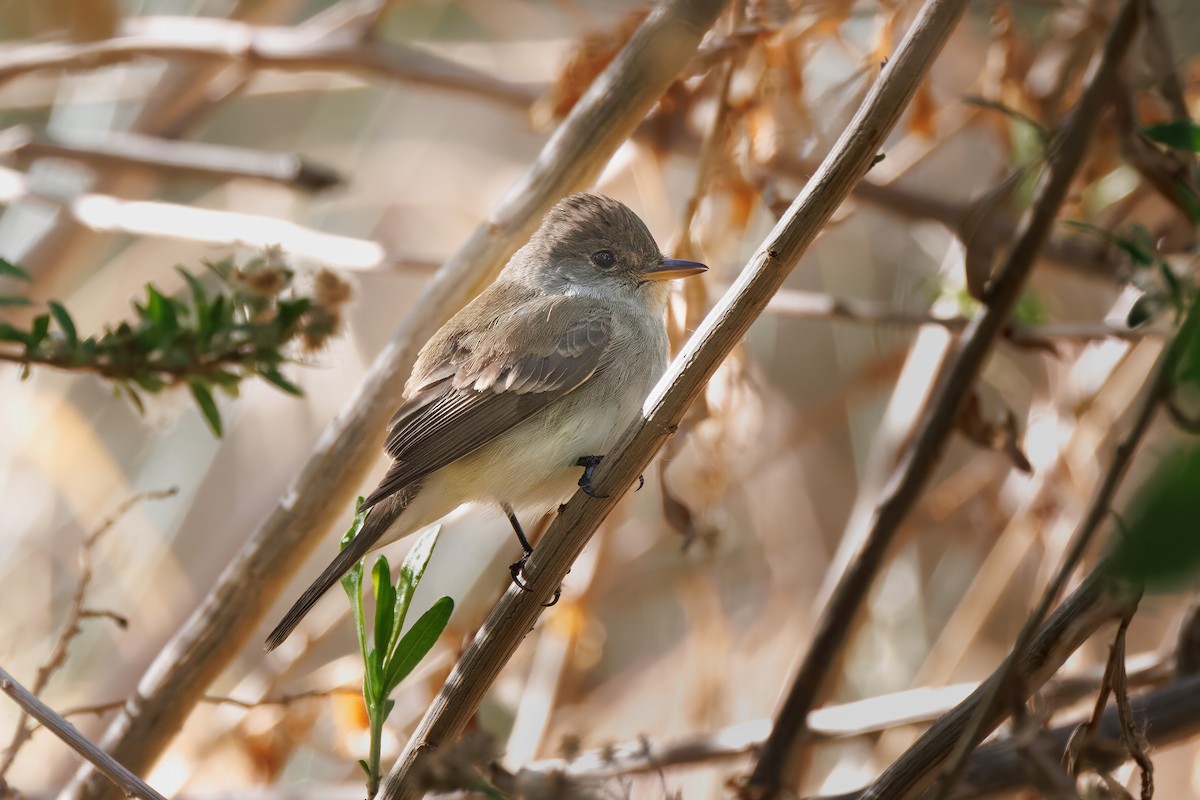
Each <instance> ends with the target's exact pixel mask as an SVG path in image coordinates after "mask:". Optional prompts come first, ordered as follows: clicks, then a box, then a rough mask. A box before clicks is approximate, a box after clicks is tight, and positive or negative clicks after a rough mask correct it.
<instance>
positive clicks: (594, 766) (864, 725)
mask: <svg viewBox="0 0 1200 800" xmlns="http://www.w3.org/2000/svg"><path fill="white" fill-rule="evenodd" d="M1146 661H1147V663H1143V664H1142V665H1141V666H1139V667H1138V668H1137V669H1135V670H1134V671H1133V673H1132V674H1131V675H1130V676H1129V683H1130V684H1131V685H1134V686H1153V685H1162V684H1164V683H1166V682H1167V681H1168V680H1169V679H1170V677H1171V672H1172V669H1173V668H1174V664H1173V662H1172V660H1171V659H1170V658H1168V659H1166V660H1163V659H1161V658H1158V657H1153V658H1151V659H1147V660H1146ZM1102 682H1103V683H1107V682H1108V676H1107V674H1106V673H1103V674H1102V673H1100V672H1097V671H1095V670H1087V671H1085V672H1083V673H1081V674H1078V675H1071V676H1068V677H1065V678H1061V679H1058V678H1056V679H1055V680H1052V681H1050V682H1049V683H1048V684H1046V686H1045V687H1044V688H1043V689H1042V691H1041V692H1040V693H1039V696H1040V698H1041V700H1042V702H1043V704H1044V705H1045V706H1046V708H1047V709H1048V710H1049V711H1050V712H1053V711H1054V710H1056V709H1059V708H1062V707H1064V706H1067V705H1070V704H1072V703H1075V702H1077V701H1079V700H1081V699H1083V698H1084V697H1086V696H1087V695H1088V694H1090V693H1092V692H1094V691H1096V690H1097V688H1098V687H1099V686H1101V685H1102ZM978 688H979V684H978V683H957V684H951V685H949V686H937V687H922V688H918V689H906V690H904V691H899V692H892V693H890V694H884V695H879V696H878V697H870V698H866V699H864V700H855V701H853V702H850V703H840V704H837V705H831V706H825V707H823V708H818V709H817V710H815V711H813V713H812V714H810V715H809V718H808V725H807V729H806V734H805V736H806V739H807V741H810V742H830V741H839V740H846V739H853V738H858V737H863V736H871V735H874V734H877V733H882V732H884V731H887V730H890V729H892V728H897V727H901V726H905V725H919V724H928V723H931V722H934V721H936V720H937V719H938V717H940V716H942V715H943V714H946V713H948V712H950V711H952V710H954V707H955V706H957V705H958V704H959V703H961V702H963V701H964V700H965V699H966V698H967V697H969V696H970V694H971V693H972V692H974V691H975V690H977V689H978ZM1102 712H1103V709H1100V710H1099V711H1097V715H1096V724H1097V725H1099V724H1100V722H1101V721H1102ZM770 730H771V720H770V719H755V720H749V721H747V722H740V723H737V724H734V725H728V726H726V727H724V728H720V729H718V730H715V731H709V732H706V733H701V734H692V735H687V736H680V737H676V738H672V739H667V740H666V741H662V742H657V743H655V742H648V741H647V740H645V739H644V738H639V739H638V740H636V741H628V742H618V743H615V744H609V745H606V746H604V747H600V748H597V749H595V750H588V751H585V752H583V753H580V754H578V755H577V756H574V757H572V758H570V759H562V758H552V759H545V760H542V761H534V762H531V763H528V764H525V765H524V766H523V767H522V768H521V772H522V773H525V772H529V773H547V774H549V773H554V772H561V773H564V774H566V775H568V776H571V777H575V778H586V779H593V778H595V779H600V778H611V777H615V776H618V775H635V774H638V773H642V772H647V771H649V770H651V769H653V765H654V764H657V765H659V766H661V767H680V766H688V765H692V764H701V763H709V762H714V761H726V760H729V759H734V758H738V757H741V756H746V755H749V754H751V753H754V752H755V751H756V750H757V749H758V748H759V747H761V746H762V743H763V741H764V740H765V739H766V737H767V734H768V733H769V732H770ZM647 747H648V748H649V749H647ZM650 756H653V763H651V759H650Z"/></svg>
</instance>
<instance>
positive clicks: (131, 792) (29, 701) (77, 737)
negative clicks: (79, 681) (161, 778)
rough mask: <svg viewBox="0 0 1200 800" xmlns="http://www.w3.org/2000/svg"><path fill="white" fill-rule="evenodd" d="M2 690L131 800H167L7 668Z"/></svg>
mask: <svg viewBox="0 0 1200 800" xmlns="http://www.w3.org/2000/svg"><path fill="white" fill-rule="evenodd" d="M0 691H3V692H4V693H5V694H7V695H8V696H9V697H11V698H12V699H13V701H14V702H15V703H16V704H17V705H19V706H20V707H21V709H22V714H23V715H25V714H27V715H29V716H31V717H33V718H34V719H36V720H37V721H38V722H40V723H42V725H44V726H45V727H47V728H49V729H50V730H51V731H53V732H54V735H55V736H57V737H58V738H60V739H62V740H63V741H64V742H66V743H67V745H68V746H69V747H70V748H71V749H72V750H74V751H75V752H76V753H78V754H79V755H80V756H82V757H83V758H84V759H85V760H86V761H88V762H89V763H91V764H92V766H94V767H95V768H96V769H97V770H98V771H99V772H100V773H102V774H103V775H104V776H105V777H107V778H108V779H109V780H110V781H112V782H113V783H114V784H116V785H117V786H118V787H120V789H121V790H122V791H123V792H124V793H125V794H126V795H128V796H129V797H138V798H141V799H142V800H166V798H164V797H163V796H162V795H161V794H159V793H158V792H156V791H154V789H153V788H151V787H150V785H149V784H147V783H146V782H145V781H143V780H142V779H141V778H139V777H138V776H137V775H134V774H133V773H132V772H130V771H129V770H128V769H126V768H125V767H124V766H122V765H121V764H120V762H118V761H117V760H116V759H114V758H112V757H111V756H109V755H108V754H107V753H105V752H104V751H103V750H101V749H100V748H98V747H96V745H94V744H93V743H92V742H91V741H89V740H88V739H87V737H85V736H84V735H83V734H81V733H80V732H79V731H78V730H76V729H75V726H74V725H72V724H71V723H69V722H67V721H66V720H65V719H63V718H62V717H60V716H59V715H58V714H56V713H54V709H52V708H50V707H49V706H47V705H46V704H45V703H43V702H42V701H41V700H39V699H38V698H37V696H36V695H34V694H33V693H32V692H30V691H29V690H28V689H26V688H25V687H24V686H22V685H21V684H19V683H17V682H16V681H15V680H13V677H12V676H11V675H9V674H8V673H7V672H5V671H4V670H3V669H0ZM22 724H23V723H22Z"/></svg>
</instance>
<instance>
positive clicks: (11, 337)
mask: <svg viewBox="0 0 1200 800" xmlns="http://www.w3.org/2000/svg"><path fill="white" fill-rule="evenodd" d="M26 338H27V335H26V333H25V331H23V330H21V329H20V328H16V327H14V326H13V325H10V324H9V323H7V322H0V342H24V341H25V340H26Z"/></svg>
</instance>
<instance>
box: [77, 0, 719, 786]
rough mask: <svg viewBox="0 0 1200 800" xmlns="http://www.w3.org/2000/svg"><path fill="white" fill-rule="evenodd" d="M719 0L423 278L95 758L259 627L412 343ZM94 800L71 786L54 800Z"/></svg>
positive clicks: (357, 471)
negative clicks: (343, 402) (405, 312)
mask: <svg viewBox="0 0 1200 800" xmlns="http://www.w3.org/2000/svg"><path fill="white" fill-rule="evenodd" d="M723 5H724V3H723V2H721V0H667V2H665V3H663V4H662V5H661V6H660V7H659V8H658V9H657V11H656V12H655V13H654V14H652V15H651V17H650V18H649V20H648V21H647V22H646V23H645V25H643V27H642V29H641V30H640V31H639V32H638V34H637V35H635V36H634V38H633V40H631V42H630V43H629V45H628V46H627V47H626V50H625V51H624V52H623V54H622V55H621V56H620V57H618V58H617V60H616V61H614V62H613V64H612V65H611V66H610V67H609V69H608V70H606V71H605V73H603V74H602V75H601V76H600V77H599V78H597V80H596V82H595V83H594V85H593V86H592V88H591V90H590V91H589V92H588V93H587V94H585V96H584V98H583V99H582V100H581V101H580V103H579V104H578V105H577V106H576V107H575V108H574V109H573V110H572V112H571V114H570V115H569V116H568V117H567V119H566V120H565V121H564V122H563V123H562V125H560V126H559V128H558V129H557V130H556V131H555V133H554V135H553V136H551V138H550V140H549V141H548V142H547V143H546V145H545V146H544V148H543V150H542V154H541V156H540V157H539V159H538V161H537V162H535V163H534V164H533V165H532V167H531V168H530V169H529V170H528V172H527V173H526V174H525V176H524V177H523V178H522V179H521V180H520V181H519V182H518V183H517V185H516V186H514V187H513V189H512V190H511V191H510V192H509V194H508V195H507V196H506V198H505V199H504V200H503V201H501V203H500V205H499V206H498V207H497V208H496V209H495V210H494V211H493V213H492V215H491V216H490V217H489V218H488V219H487V220H485V221H484V222H483V223H482V224H481V225H480V227H479V228H478V229H477V230H476V231H475V232H474V234H472V236H471V237H470V238H469V239H468V240H467V241H466V242H465V243H464V244H463V246H462V247H461V248H460V249H459V251H458V252H457V253H456V254H455V255H454V256H452V257H451V258H450V259H449V260H448V261H447V262H446V263H445V264H444V265H443V266H442V268H441V269H440V270H439V271H438V273H437V274H436V275H435V276H434V277H433V279H432V280H431V281H430V283H429V284H428V286H427V287H426V289H425V291H424V292H423V294H422V296H421V297H420V298H419V299H418V301H417V302H416V304H415V306H414V308H415V311H414V312H413V313H412V314H411V315H410V316H409V317H408V318H407V319H405V320H404V322H403V323H402V324H401V326H400V327H399V328H398V329H397V330H396V332H395V334H394V335H393V337H392V341H391V343H390V344H389V345H388V346H387V347H386V348H385V349H384V351H383V352H382V353H381V354H380V356H379V358H378V359H377V360H376V362H375V364H374V365H373V366H372V368H371V370H370V372H369V374H368V375H367V376H366V378H365V379H364V382H363V384H362V385H361V386H360V387H359V390H358V392H357V393H356V394H355V396H354V397H353V398H352V399H351V400H350V401H349V404H348V406H347V408H346V409H345V410H344V411H343V412H342V414H341V415H339V416H338V417H337V418H336V419H335V420H334V421H333V422H332V423H331V424H330V427H329V428H328V429H327V430H326V431H325V434H324V435H323V436H322V438H321V440H320V442H319V443H318V444H317V448H316V450H315V451H314V452H313V454H312V456H311V457H310V458H309V461H308V463H307V464H305V466H304V468H303V470H302V471H301V473H300V475H299V476H298V477H297V478H296V480H295V481H294V483H293V484H292V486H291V488H290V489H289V491H288V493H287V495H286V496H285V497H283V498H281V499H280V502H279V504H278V505H277V506H276V507H275V508H273V509H272V510H271V512H270V513H269V514H268V515H267V516H266V518H265V519H263V520H262V521H261V522H260V524H259V525H258V527H257V528H256V529H255V530H254V532H253V533H252V534H251V535H250V536H249V537H248V538H247V541H246V544H245V545H243V547H242V550H241V551H240V552H239V553H238V554H237V555H236V556H235V557H234V559H233V560H232V562H231V563H230V564H229V566H228V567H226V569H225V571H224V572H223V573H222V574H221V576H220V577H219V578H218V579H217V583H216V585H215V586H214V587H213V588H212V589H211V590H210V592H209V594H208V596H207V597H206V598H205V599H204V600H203V601H202V602H201V604H200V606H199V608H198V609H197V610H196V612H195V613H194V614H193V615H192V617H191V618H190V619H189V620H188V621H187V622H186V623H184V625H183V626H182V627H181V629H180V630H179V632H178V633H177V634H176V635H175V636H174V637H172V639H171V640H170V641H169V642H168V643H167V644H166V645H165V646H164V648H163V650H162V651H161V652H160V653H159V655H158V657H157V658H156V659H155V660H154V662H153V663H152V664H151V665H150V667H149V668H148V670H147V672H146V674H145V675H144V676H143V677H142V679H141V681H140V683H139V685H138V696H137V698H136V699H135V701H134V702H131V703H130V704H129V705H127V706H126V707H125V708H124V709H123V710H122V713H121V714H120V716H119V717H118V718H117V719H116V720H114V721H113V723H112V725H111V726H110V727H109V729H108V731H107V733H106V735H105V737H104V741H103V745H104V746H105V747H106V749H108V751H109V752H110V753H112V754H113V755H114V756H115V757H116V758H118V759H119V760H121V761H123V762H124V763H126V764H128V765H129V766H131V767H133V768H134V769H142V768H144V767H145V766H147V765H149V764H152V763H153V762H154V761H155V760H156V759H157V757H158V755H159V754H160V753H161V752H162V751H163V749H164V748H165V747H166V746H167V744H168V743H169V741H170V739H171V737H172V736H173V735H174V734H175V733H176V732H177V731H178V730H179V728H180V727H181V726H182V725H183V722H184V720H185V719H186V717H187V715H188V713H189V712H190V711H191V709H192V707H193V706H194V705H195V704H196V703H197V702H199V700H200V698H201V697H202V695H203V694H204V690H205V689H206V688H207V686H208V685H209V683H211V681H212V680H213V679H214V678H215V677H216V676H217V675H218V674H219V673H220V671H221V670H222V669H224V668H225V666H226V665H227V664H228V663H229V662H230V661H231V660H232V659H233V657H234V656H235V655H236V653H237V652H238V649H239V648H240V647H241V645H242V644H244V643H245V642H246V641H247V640H248V639H249V638H250V636H251V635H252V634H253V633H254V632H255V630H256V629H257V627H258V624H259V621H260V620H261V619H262V617H263V615H264V614H265V613H266V612H267V610H268V609H269V608H270V607H271V604H272V603H273V602H274V601H275V599H276V598H277V597H278V596H279V595H280V594H281V593H282V591H283V589H284V588H285V587H286V586H287V585H288V582H289V581H290V579H291V577H292V576H293V575H294V574H295V573H296V571H297V570H298V569H299V568H300V566H301V565H302V564H303V563H304V560H305V559H306V558H307V557H308V556H309V555H310V554H311V553H312V551H313V549H314V548H315V547H316V545H317V544H318V543H319V542H320V541H321V539H322V537H323V536H324V535H325V534H326V533H328V531H329V529H330V528H331V527H332V526H333V525H334V524H335V523H336V522H337V520H338V519H339V518H340V517H341V515H342V513H343V512H344V511H347V510H349V508H350V506H351V503H352V500H353V497H354V494H355V492H356V491H357V490H358V489H359V487H360V485H361V484H362V482H363V481H364V480H365V479H366V477H367V475H368V472H369V471H370V469H371V467H372V466H373V464H374V462H375V456H376V454H377V453H378V449H379V447H380V445H381V443H382V439H383V433H384V426H385V424H386V422H387V420H388V418H389V417H390V416H391V414H392V412H393V411H395V403H396V398H398V397H400V396H401V395H402V393H403V388H404V383H405V380H406V379H407V377H408V373H409V372H410V370H411V369H412V365H413V362H414V361H415V359H416V355H417V352H418V350H419V349H420V347H421V345H422V343H424V341H425V340H426V339H427V338H429V336H431V335H432V334H433V332H434V331H435V330H436V329H437V327H438V326H439V325H441V324H442V322H443V321H444V320H445V316H446V315H449V314H450V313H452V312H453V311H454V310H456V309H458V308H460V307H461V306H462V305H463V304H465V303H466V302H467V301H468V300H469V299H470V298H471V297H472V296H473V295H474V294H475V293H477V292H478V291H479V289H480V288H481V287H482V286H484V285H485V284H486V283H487V282H488V281H490V280H491V279H492V277H493V276H494V275H495V273H496V272H497V271H498V270H499V268H500V266H501V265H502V264H503V262H504V260H505V259H507V258H508V256H509V255H511V254H512V252H513V251H515V250H516V249H517V247H518V246H519V245H520V244H521V243H522V242H523V241H524V239H525V238H526V237H527V236H528V235H529V233H530V232H532V230H533V228H534V227H536V225H537V223H538V221H539V219H540V218H541V216H542V215H543V214H544V213H545V212H546V211H547V210H548V209H549V208H550V207H551V206H552V205H553V204H554V203H555V202H556V201H557V200H558V199H559V198H560V197H561V196H562V195H563V194H565V193H567V192H569V191H572V190H574V189H578V188H581V187H583V186H586V185H587V184H588V183H590V182H591V181H593V180H594V179H595V178H596V176H597V175H598V174H599V173H600V170H601V169H602V168H603V166H604V164H605V163H606V162H607V161H608V159H609V158H610V157H611V156H612V154H613V153H614V152H615V151H616V149H617V147H618V146H619V145H620V144H621V143H622V142H623V141H624V140H625V139H626V138H627V137H628V136H629V135H630V134H631V133H632V132H633V130H634V128H636V127H637V125H638V123H639V122H640V121H641V120H642V118H643V117H644V116H645V114H646V112H647V111H648V110H649V109H650V107H651V106H652V105H653V103H654V102H655V101H657V99H658V97H659V96H660V95H661V93H662V92H663V91H664V90H665V89H666V88H667V86H668V85H670V83H671V82H672V81H673V80H674V79H675V76H676V75H677V74H678V73H679V71H680V70H682V69H683V68H684V67H685V66H686V64H687V62H688V60H689V59H690V57H691V56H692V55H693V54H694V53H695V51H696V47H697V46H698V45H699V42H700V39H701V37H702V36H703V35H704V32H705V30H707V28H708V27H709V26H710V25H711V24H712V22H713V20H715V18H716V17H717V15H718V14H719V13H720V11H721V8H722V7H723ZM85 792H86V793H87V794H88V796H91V797H98V796H99V794H100V787H99V786H98V785H94V786H92V787H90V790H89V787H87V786H85V785H84V784H83V781H82V780H79V779H77V781H76V783H75V784H74V785H73V786H72V787H69V788H68V790H67V791H66V792H65V793H64V794H63V797H64V800H66V798H73V797H78V796H80V794H82V793H85Z"/></svg>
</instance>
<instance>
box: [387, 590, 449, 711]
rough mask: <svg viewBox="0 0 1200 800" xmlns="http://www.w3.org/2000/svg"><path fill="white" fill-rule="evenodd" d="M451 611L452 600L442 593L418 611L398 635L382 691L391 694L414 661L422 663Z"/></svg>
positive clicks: (410, 670)
mask: <svg viewBox="0 0 1200 800" xmlns="http://www.w3.org/2000/svg"><path fill="white" fill-rule="evenodd" d="M453 612H454V601H453V600H451V599H450V598H449V597H442V598H440V599H439V600H437V601H436V602H435V603H434V604H433V605H432V606H430V607H429V610H428V611H426V612H425V613H424V614H422V615H421V618H420V619H418V620H417V621H416V623H414V624H413V626H412V628H411V629H410V630H409V631H408V633H406V634H404V636H402V637H400V643H399V644H398V645H397V646H396V653H395V656H394V657H393V658H392V659H391V660H390V661H389V663H388V665H387V675H386V676H385V680H384V686H385V687H386V689H387V691H386V692H385V694H390V693H391V691H392V690H393V689H395V688H396V687H397V686H399V685H400V681H402V680H404V679H405V678H407V677H408V674H409V673H410V672H412V671H413V669H414V668H416V666H417V664H419V663H421V659H423V658H424V657H425V656H426V655H427V654H428V653H429V651H430V650H431V649H433V646H434V645H435V644H437V640H438V637H439V636H441V635H442V631H444V630H446V625H447V624H449V622H450V615H451V614H452V613H453Z"/></svg>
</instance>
